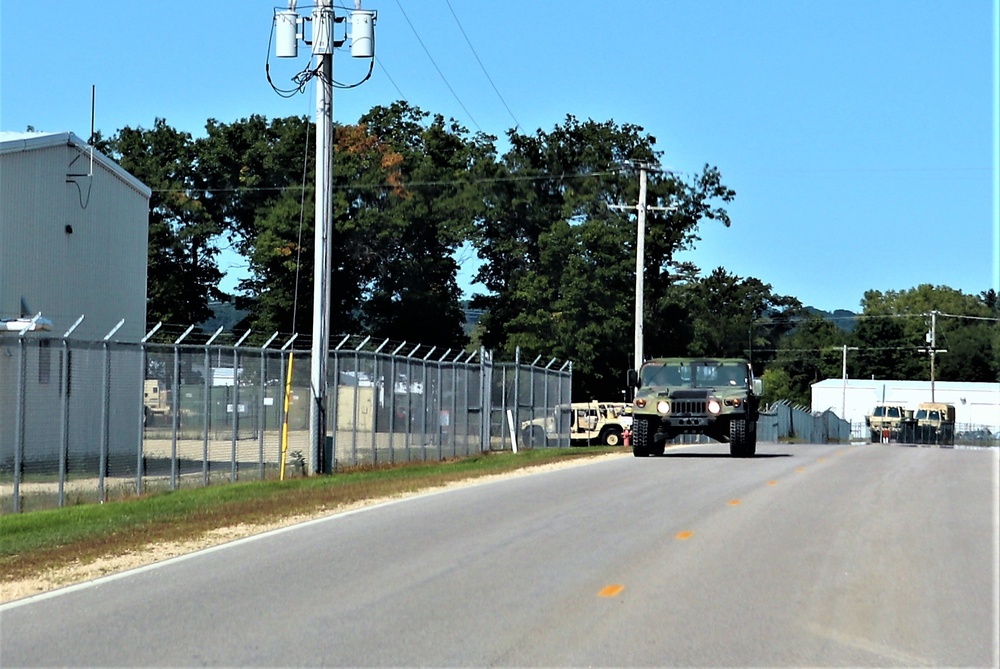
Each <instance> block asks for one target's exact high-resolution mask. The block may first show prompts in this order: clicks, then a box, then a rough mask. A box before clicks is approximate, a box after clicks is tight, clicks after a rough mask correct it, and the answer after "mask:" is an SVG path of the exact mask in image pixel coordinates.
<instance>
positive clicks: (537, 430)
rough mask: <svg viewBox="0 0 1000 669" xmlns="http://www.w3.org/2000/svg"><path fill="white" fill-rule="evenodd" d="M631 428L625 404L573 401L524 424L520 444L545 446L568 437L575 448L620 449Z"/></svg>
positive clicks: (628, 411) (627, 405)
mask: <svg viewBox="0 0 1000 669" xmlns="http://www.w3.org/2000/svg"><path fill="white" fill-rule="evenodd" d="M631 425H632V416H631V407H630V406H629V404H628V403H626V402H598V401H596V400H593V401H590V402H574V403H572V404H569V405H565V404H563V405H560V406H558V407H556V409H555V411H550V412H549V414H548V415H547V416H545V417H544V418H536V419H534V420H527V421H524V422H523V423H521V444H522V445H524V446H525V447H528V448H530V447H533V446H535V447H540V446H545V445H546V444H547V443H548V442H550V441H555V440H558V439H559V438H560V436H561V437H563V438H565V436H566V435H567V434H568V435H569V442H570V444H571V445H572V446H587V445H597V444H601V445H604V446H618V445H620V444H621V443H622V437H623V435H624V432H625V430H626V429H628V428H629V427H631Z"/></svg>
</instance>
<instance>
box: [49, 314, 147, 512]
mask: <svg viewBox="0 0 1000 669" xmlns="http://www.w3.org/2000/svg"><path fill="white" fill-rule="evenodd" d="M82 322H83V315H82V314H81V315H80V317H79V318H77V319H76V322H75V323H73V325H71V326H70V328H69V330H67V331H66V334H64V335H63V336H62V360H60V364H59V395H60V397H59V508H62V507H63V506H65V505H66V474H67V473H68V471H67V469H68V464H67V460H68V459H69V336H70V335H71V334H73V330H75V329H76V328H77V326H79V325H80V323H82ZM140 434H141V432H140ZM139 452H140V453H142V441H141V440H140V442H139ZM136 490H137V491H138V490H140V488H139V487H137V488H136Z"/></svg>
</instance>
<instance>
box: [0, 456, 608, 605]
mask: <svg viewBox="0 0 1000 669" xmlns="http://www.w3.org/2000/svg"><path fill="white" fill-rule="evenodd" d="M618 457H623V456H622V455H621V454H618V453H612V454H608V455H602V456H597V457H595V458H585V459H574V460H571V461H568V462H562V463H558V464H551V465H541V466H538V467H530V468H528V469H520V470H517V471H514V472H510V473H507V474H497V475H494V476H486V477H480V478H476V479H470V480H468V481H459V482H456V483H451V484H448V485H445V486H441V488H440V489H447V488H458V487H465V486H470V485H478V484H480V483H484V482H488V481H496V480H499V479H504V478H513V477H517V476H527V475H530V474H536V473H538V472H543V471H551V470H553V469H563V468H566V467H574V466H579V465H583V464H587V463H590V462H595V461H599V460H605V459H610V458H618ZM428 490H431V489H428ZM428 490H423V491H418V492H414V493H410V494H408V495H400V496H398V498H401V497H409V496H413V495H418V494H421V493H423V492H428ZM391 499H394V498H391V497H384V498H378V499H368V500H364V501H362V502H358V503H355V504H351V505H346V506H342V507H340V508H337V509H333V510H326V511H323V512H321V513H317V514H312V515H300V516H292V517H289V518H283V519H282V520H280V521H277V522H274V523H269V524H265V525H244V524H240V525H236V526H233V527H223V528H219V529H216V530H212V531H210V532H207V533H205V534H204V535H203V536H202V537H201V538H199V539H197V540H194V541H186V542H169V543H159V544H153V545H149V546H146V547H145V548H143V549H142V550H141V551H134V552H133V551H130V552H126V553H124V554H121V555H107V556H104V557H102V558H99V559H97V560H94V561H92V562H88V563H79V564H76V563H75V564H70V565H68V566H65V567H60V568H58V569H52V570H49V571H46V572H44V573H41V574H38V575H37V576H35V577H33V578H30V579H23V580H19V581H9V582H0V603H5V602H12V601H15V600H18V599H24V598H25V597H31V596H33V595H38V594H41V593H44V592H49V591H51V590H56V589H58V588H62V587H66V586H69V585H73V584H76V583H82V582H84V581H89V580H93V579H96V578H100V577H102V576H108V575H110V574H116V573H119V572H123V571H127V570H129V569H135V568H137V567H143V566H146V565H149V564H153V563H156V562H162V561H164V560H168V559H170V558H173V557H177V556H179V555H186V554H188V553H194V552H196V551H199V550H202V549H205V548H211V547H212V546H218V545H220V544H224V543H228V542H230V541H235V540H236V539H242V538H244V537H249V536H252V535H255V534H261V533H263V532H268V531H270V530H275V529H278V528H281V527H287V526H289V525H295V524H297V523H302V522H305V521H308V520H312V519H314V518H321V517H323V516H331V515H334V514H337V513H343V512H345V511H350V510H352V509H357V508H362V507H365V506H373V505H375V504H381V503H383V502H387V501H389V500H391Z"/></svg>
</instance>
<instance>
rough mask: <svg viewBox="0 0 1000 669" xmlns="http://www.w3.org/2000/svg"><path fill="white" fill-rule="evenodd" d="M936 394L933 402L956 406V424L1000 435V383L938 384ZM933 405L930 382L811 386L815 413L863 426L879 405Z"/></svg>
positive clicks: (836, 381)
mask: <svg viewBox="0 0 1000 669" xmlns="http://www.w3.org/2000/svg"><path fill="white" fill-rule="evenodd" d="M933 394H934V401H936V402H943V403H945V404H953V405H955V422H956V424H959V425H981V426H986V427H989V428H990V429H991V430H994V431H1000V383H971V382H968V383H967V382H964V381H935V382H934V393H933ZM930 401H931V382H930V381H892V380H878V379H848V380H847V381H846V382H845V381H844V380H843V379H826V380H824V381H820V382H819V383H814V384H812V410H813V411H825V410H827V409H829V410H831V411H833V412H834V413H835V414H837V415H838V416H840V417H841V418H845V419H846V420H849V421H851V422H852V423H864V420H865V416H867V415H869V414H870V413H871V410H872V408H873V407H874V406H875V405H876V404H877V403H879V402H896V403H900V404H903V405H905V406H906V407H907V408H909V409H914V410H915V409H916V408H917V407H918V406H919V405H920V403H921V402H930Z"/></svg>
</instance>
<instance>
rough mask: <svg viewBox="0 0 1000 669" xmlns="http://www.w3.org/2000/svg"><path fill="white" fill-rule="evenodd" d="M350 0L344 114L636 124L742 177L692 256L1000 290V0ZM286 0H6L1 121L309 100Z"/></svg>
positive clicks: (682, 156)
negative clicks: (354, 42) (367, 49)
mask: <svg viewBox="0 0 1000 669" xmlns="http://www.w3.org/2000/svg"><path fill="white" fill-rule="evenodd" d="M335 3H336V4H347V5H351V6H353V2H352V1H348V2H344V0H335ZM363 4H364V7H365V8H366V9H374V10H376V11H378V20H377V24H376V56H377V58H378V61H379V65H377V66H376V67H375V71H374V74H373V76H372V78H371V80H369V81H368V82H366V83H364V84H362V85H361V86H359V87H357V88H354V89H351V90H338V91H337V92H336V93H335V99H334V105H335V109H334V116H335V118H336V120H337V121H339V122H343V123H352V122H355V121H357V119H358V118H359V116H360V115H361V114H363V113H364V112H366V111H367V110H368V109H370V108H371V107H372V106H374V105H378V104H389V103H391V102H392V101H394V100H397V99H400V98H403V99H406V100H407V101H409V102H410V103H411V104H414V105H416V106H418V107H420V108H422V109H424V110H425V111H429V112H432V113H441V114H443V115H445V116H446V117H453V118H455V119H457V120H458V121H459V122H461V123H462V124H464V125H465V126H467V127H468V128H470V129H471V130H473V131H475V130H482V131H484V132H487V133H490V134H493V135H497V136H499V137H501V138H502V137H503V135H504V133H505V132H506V130H507V129H509V128H510V127H513V126H514V125H515V124H517V125H519V126H520V128H521V129H522V130H523V131H526V132H534V131H535V130H537V129H542V130H544V131H549V130H551V129H552V128H553V127H554V126H555V125H556V124H558V123H561V122H562V121H563V120H564V119H565V116H566V115H567V114H572V115H574V116H576V117H577V118H580V119H587V118H591V119H594V120H595V121H599V122H603V121H607V120H614V121H615V122H618V123H634V124H637V125H640V126H642V127H643V128H645V130H646V131H647V132H649V133H650V134H652V135H653V136H655V137H656V139H657V146H658V148H659V149H661V150H662V151H663V152H664V158H663V162H664V166H665V167H668V168H670V169H673V170H676V171H679V172H682V173H696V172H699V171H700V170H701V169H702V167H703V166H704V165H705V164H710V165H714V166H717V167H718V168H719V170H720V171H721V173H722V176H723V181H724V183H725V184H726V185H728V186H730V187H731V188H733V189H735V190H736V193H737V195H736V200H735V201H734V202H733V203H732V204H731V205H730V207H729V211H730V214H731V216H732V227H731V228H728V229H727V228H723V227H721V226H719V225H718V224H713V223H712V222H706V223H705V224H704V225H703V226H702V227H701V236H702V241H701V242H700V243H699V244H698V246H697V248H696V249H695V250H694V251H693V252H692V253H690V254H688V255H687V256H686V259H689V260H691V261H693V262H694V263H696V264H697V265H698V266H700V267H701V268H702V270H703V271H704V272H705V273H708V272H710V271H711V270H712V269H713V268H715V267H718V266H722V267H725V268H726V269H727V270H728V271H730V272H733V273H735V274H737V275H739V276H743V277H747V276H753V277H757V278H759V279H760V280H762V281H764V282H766V283H769V284H771V286H772V288H773V290H774V291H775V292H776V293H778V294H782V295H792V296H795V297H798V298H799V299H801V300H802V301H803V303H805V304H808V305H813V306H816V307H819V308H822V309H828V310H832V309H837V308H844V309H857V308H858V307H859V303H860V300H861V298H862V297H863V295H864V292H865V291H866V290H868V289H877V290H883V291H885V290H905V289H908V288H912V287H914V286H916V285H919V284H922V283H931V284H935V285H947V286H951V287H952V288H956V289H959V290H962V291H963V292H966V293H979V292H981V291H983V290H986V289H988V288H991V287H993V288H998V289H1000V221H998V217H1000V205H998V199H997V198H998V196H997V185H996V184H997V181H998V174H997V171H998V167H997V163H998V162H1000V159H998V155H1000V152H998V148H997V146H998V145H997V131H996V125H997V115H998V111H997V103H996V98H997V95H998V93H997V90H998V89H997V84H996V81H997V77H998V74H997V72H998V65H997V60H998V55H997V53H998V51H997V45H996V40H997V32H998V27H997V16H998V8H997V7H998V4H1000V0H952V1H950V2H941V1H940V0H935V1H929V0H840V1H838V2H819V1H813V0H808V1H806V0H803V1H801V2H793V1H791V0H635V1H634V2H632V3H607V2H590V1H587V0H573V1H569V0H532V1H528V0H509V1H508V2H504V3H499V2H483V1H482V0H420V1H419V2H417V1H415V0H398V1H397V0H378V1H375V0H365V1H364V3H363ZM286 6H287V3H274V4H272V3H265V2H259V1H257V0H198V1H194V0H164V1H162V2H142V1H133V2H122V1H118V0H102V1H101V2H97V1H88V0H50V1H47V2H45V3H41V4H39V3H29V2H24V1H23V0H21V1H16V2H15V1H14V0H0V130H24V129H25V128H26V127H27V126H28V125H31V126H34V127H35V128H36V129H38V130H47V131H72V132H75V133H76V134H77V135H79V136H81V137H84V138H86V137H87V135H88V133H89V130H90V108H91V101H90V100H91V86H92V85H93V86H96V126H97V128H98V129H99V130H101V131H102V132H103V133H104V134H105V135H109V134H112V133H114V132H115V131H116V130H118V129H120V128H122V127H125V126H131V127H139V126H141V127H147V128H148V127H151V126H152V125H153V122H154V119H155V118H157V117H163V118H165V119H166V120H167V122H168V123H169V124H170V125H172V126H174V127H177V128H180V129H182V130H186V131H188V132H191V133H192V134H194V135H196V136H197V135H200V134H202V132H203V129H204V125H205V121H206V120H207V119H209V118H215V119H218V120H220V121H223V122H232V121H235V120H238V119H240V118H244V117H247V116H249V115H250V114H262V115H264V116H267V117H268V118H273V117H279V116H290V115H310V116H311V115H312V114H313V109H314V106H315V102H314V100H315V93H314V91H313V89H312V88H310V89H309V90H308V91H307V92H306V94H304V95H297V96H295V97H293V98H291V99H284V98H282V97H279V96H278V95H277V94H275V93H274V92H273V91H272V89H271V87H270V86H269V85H268V83H267V80H266V78H265V74H264V64H265V61H266V60H267V56H268V54H267V51H268V48H267V47H268V38H269V34H270V29H271V21H272V16H273V12H274V9H275V8H276V7H277V8H285V7H286ZM299 10H300V12H301V13H307V12H308V11H309V10H308V9H307V3H305V2H299ZM456 17H457V20H456ZM470 43H471V45H472V46H471V48H470ZM473 49H474V51H473ZM477 57H478V59H477ZM307 58H308V53H307V49H306V48H305V47H304V46H303V47H300V55H299V58H298V59H297V60H294V61H289V60H280V61H279V60H278V59H276V58H275V57H274V56H273V53H272V54H271V58H270V63H271V74H272V78H274V79H275V81H276V83H278V84H279V85H286V84H287V83H288V81H289V77H290V76H291V75H293V74H294V73H295V72H297V71H298V70H300V69H302V68H303V67H304V66H305V65H306V61H307ZM479 61H481V62H482V66H483V67H481V66H480V64H479ZM334 68H335V78H336V79H338V80H339V81H342V82H345V83H349V82H353V81H357V80H359V79H361V78H362V77H363V75H364V71H365V68H364V67H363V64H362V63H361V62H359V61H353V60H352V59H351V58H350V57H349V55H348V54H347V53H346V52H338V54H337V55H336V56H335V63H334ZM484 68H485V73H484ZM487 74H488V77H487ZM491 80H492V84H491ZM494 86H495V88H496V90H494ZM497 91H499V95H498V93H497ZM500 146H501V148H502V146H503V144H502V142H501V145H500ZM226 264H227V266H229V265H231V268H230V270H231V276H230V278H229V280H228V281H227V284H229V285H231V284H232V283H233V281H234V280H235V277H236V276H238V274H239V264H238V263H236V262H233V260H232V259H229V260H227V263H226ZM472 270H473V262H471V260H470V261H469V262H467V263H466V266H465V268H464V271H463V273H462V279H463V282H467V281H468V277H469V276H470V275H471V272H472ZM224 285H226V284H224ZM474 288H475V287H473V289H474Z"/></svg>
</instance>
